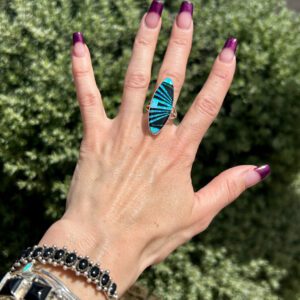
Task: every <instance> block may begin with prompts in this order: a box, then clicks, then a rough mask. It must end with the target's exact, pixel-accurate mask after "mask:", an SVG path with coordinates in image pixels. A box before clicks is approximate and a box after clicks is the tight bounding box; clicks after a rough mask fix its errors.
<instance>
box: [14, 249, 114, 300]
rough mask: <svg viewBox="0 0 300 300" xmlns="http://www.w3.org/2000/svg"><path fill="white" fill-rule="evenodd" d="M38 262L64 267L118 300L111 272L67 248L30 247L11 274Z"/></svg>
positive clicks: (15, 264)
mask: <svg viewBox="0 0 300 300" xmlns="http://www.w3.org/2000/svg"><path fill="white" fill-rule="evenodd" d="M36 262H40V263H42V264H50V265H52V266H62V267H63V269H64V270H67V269H70V270H72V271H74V272H75V274H76V275H77V276H83V277H85V278H86V279H87V282H89V283H93V284H95V285H96V289H97V290H98V291H102V292H104V294H105V295H106V296H107V297H108V298H109V299H112V298H114V299H118V293H117V285H116V283H115V282H113V280H112V278H111V277H110V275H109V271H108V270H103V269H101V268H100V266H99V264H97V263H96V264H94V263H93V262H92V261H90V260H89V257H88V256H85V257H83V256H80V255H77V253H76V251H75V250H74V251H68V250H67V248H66V247H63V248H58V247H56V246H55V245H54V246H47V245H43V246H39V245H35V246H34V247H28V248H27V249H25V250H24V251H23V252H22V254H21V257H20V258H19V259H18V260H17V261H16V262H15V263H14V264H13V266H12V268H11V272H14V271H15V270H17V269H18V268H19V267H20V266H22V265H26V266H25V268H26V267H27V268H30V265H31V264H35V263H36Z"/></svg>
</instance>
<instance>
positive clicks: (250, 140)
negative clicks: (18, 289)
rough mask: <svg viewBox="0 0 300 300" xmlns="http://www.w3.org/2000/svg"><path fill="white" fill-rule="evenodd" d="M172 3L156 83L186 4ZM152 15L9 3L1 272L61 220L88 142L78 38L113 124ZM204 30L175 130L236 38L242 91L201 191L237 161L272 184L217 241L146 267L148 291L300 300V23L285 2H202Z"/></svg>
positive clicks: (59, 2)
mask: <svg viewBox="0 0 300 300" xmlns="http://www.w3.org/2000/svg"><path fill="white" fill-rule="evenodd" d="M169 2H170V3H166V10H165V12H164V15H163V22H164V25H163V29H162V32H161V34H160V40H159V43H158V47H157V52H156V56H155V60H154V67H153V83H154V79H155V77H156V75H157V71H158V68H159V66H160V63H161V61H162V59H163V54H164V51H165V47H166V44H167V40H168V36H169V33H170V29H171V21H172V20H173V19H174V16H175V13H176V10H177V9H178V6H179V1H172V2H171V1H169ZM148 4H149V3H145V1H142V0H126V1H124V0H122V1H121V0H114V1H110V0H85V1H82V0H56V1H48V0H39V1H33V0H32V1H29V0H28V1H20V0H2V1H1V2H0V8H1V10H0V28H1V35H0V112H1V115H0V116H1V117H0V132H1V134H0V149H1V151H0V166H1V168H0V172H1V178H2V184H1V186H0V197H1V202H0V218H1V220H2V221H1V232H0V241H1V244H0V245H1V247H0V251H1V252H0V259H1V261H2V262H4V263H3V264H2V265H1V271H2V272H4V271H5V270H6V269H7V268H8V266H9V265H10V264H11V263H12V262H13V260H14V258H15V256H16V254H17V253H18V251H20V250H21V249H22V248H23V247H24V246H25V245H27V244H32V243H35V242H37V241H38V239H39V238H40V237H41V235H42V233H43V232H44V231H45V229H46V228H47V226H49V224H50V223H51V222H52V221H53V220H54V219H56V218H58V217H59V216H60V215H61V213H62V211H63V209H64V201H65V198H66V194H67V191H68V185H69V182H70V179H71V176H72V174H73V170H74V167H75V164H76V161H77V155H78V149H79V145H80V141H81V138H82V124H81V118H80V111H79V108H78V104H77V101H76V97H75V90H74V87H73V84H72V80H71V72H70V44H71V35H72V32H74V31H83V32H84V35H85V38H86V41H87V44H88V46H89V48H90V50H91V53H92V59H93V64H94V68H95V75H96V79H97V82H98V83H99V87H100V88H101V92H102V95H103V98H104V105H105V108H106V110H107V112H108V114H109V116H110V117H114V116H115V115H116V113H117V110H118V106H119V104H120V99H121V92H122V85H123V78H124V74H125V70H126V67H127V63H128V61H129V58H130V54H131V46H132V43H133V39H134V36H135V33H136V30H137V27H138V24H139V19H140V17H141V16H142V14H143V13H144V12H145V11H146V9H147V6H148ZM171 17H172V18H171ZM194 23H195V35H194V44H193V49H192V53H191V56H190V60H189V66H188V72H187V77H186V84H185V86H184V88H183V91H182V93H181V97H180V101H179V102H178V111H179V116H178V119H179V121H180V120H181V119H182V117H183V115H184V113H185V112H186V110H187V109H188V107H189V106H190V104H191V102H192V100H193V98H194V96H195V95H196V94H197V92H198V91H199V89H200V88H201V86H202V85H203V83H204V81H205V79H206V77H207V74H208V72H209V70H210V67H211V65H212V62H213V60H214V58H215V56H216V55H217V53H218V51H219V50H220V49H221V47H222V45H223V43H224V40H225V39H226V38H227V36H228V35H235V36H236V37H238V38H239V41H240V46H239V50H238V70H237V73H236V76H235V80H234V83H233V85H232V87H231V90H230V92H229V93H228V95H227V97H226V100H225V103H224V106H223V108H222V110H221V112H220V115H219V117H218V118H217V120H216V121H215V122H214V124H213V126H212V127H211V128H210V130H209V132H208V133H207V134H206V137H205V139H204V141H203V143H202V144H201V146H200V148H199V152H198V154H197V158H196V161H195V164H194V167H193V172H192V173H193V174H192V175H193V182H194V184H195V188H199V187H200V186H202V185H203V184H205V183H207V182H208V181H209V180H210V179H211V178H212V177H213V176H215V175H217V174H218V173H219V172H220V171H221V170H223V169H225V168H227V167H230V166H233V165H236V164H243V163H250V164H252V163H253V164H261V163H265V162H267V163H270V164H271V166H272V170H273V174H272V176H271V177H270V178H269V179H268V180H267V181H265V182H264V183H263V184H261V185H259V186H258V187H255V188H253V189H251V191H248V192H247V193H245V194H244V195H243V196H242V197H241V198H240V199H239V201H237V202H236V203H234V204H233V205H231V207H230V208H227V209H226V210H225V211H224V212H222V213H221V214H220V215H219V216H218V217H217V218H216V220H215V221H214V222H213V224H212V225H211V226H210V228H209V230H207V232H205V233H203V234H201V235H199V236H198V237H195V238H194V239H193V240H192V241H191V242H190V243H188V244H187V245H185V246H183V247H181V248H180V249H179V250H178V251H176V252H175V253H174V254H173V255H171V256H170V257H169V258H168V259H166V261H165V262H164V263H162V264H160V265H157V266H155V267H151V268H150V269H149V270H147V272H145V273H144V275H143V276H142V278H141V282H142V283H144V284H146V285H147V286H148V287H149V291H150V292H152V291H153V292H154V293H156V294H157V295H158V296H159V298H160V299H172V300H173V299H236V300H238V299H251V300H252V299H288V300H293V299H299V298H300V287H299V284H298V283H299V280H300V267H299V263H298V261H297V258H298V257H299V255H300V238H299V232H300V204H299V194H297V189H296V188H295V187H294V186H293V185H292V184H291V183H292V182H294V180H295V178H296V175H297V172H298V171H299V165H300V152H299V147H300V139H299V136H300V124H299V114H300V107H299V105H297V104H298V103H297V102H298V101H299V98H300V88H299V86H300V71H299V70H300V68H299V66H300V56H299V53H300V32H299V31H300V19H299V16H298V15H296V14H294V13H292V12H290V11H288V10H287V9H286V8H285V3H284V1H283V0H280V1H278V0H269V1H260V0H249V1H240V0H209V1H208V0H207V1H204V0H202V1H197V3H195V14H194ZM153 83H152V85H151V87H152V89H153ZM152 89H149V96H150V93H151V90H152ZM298 190H299V188H298ZM298 192H299V191H298Z"/></svg>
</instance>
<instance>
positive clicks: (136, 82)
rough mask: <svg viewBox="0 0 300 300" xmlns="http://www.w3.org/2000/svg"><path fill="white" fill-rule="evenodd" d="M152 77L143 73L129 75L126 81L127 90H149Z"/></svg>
mask: <svg viewBox="0 0 300 300" xmlns="http://www.w3.org/2000/svg"><path fill="white" fill-rule="evenodd" d="M149 82H150V75H148V74H145V73H142V72H133V73H129V74H128V75H127V77H126V80H125V88H134V89H147V88H148V85H149Z"/></svg>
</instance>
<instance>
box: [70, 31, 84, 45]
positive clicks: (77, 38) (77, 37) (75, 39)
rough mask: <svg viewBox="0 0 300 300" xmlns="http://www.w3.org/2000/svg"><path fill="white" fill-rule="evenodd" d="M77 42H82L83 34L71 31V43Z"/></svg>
mask: <svg viewBox="0 0 300 300" xmlns="http://www.w3.org/2000/svg"><path fill="white" fill-rule="evenodd" d="M78 42H79V43H83V44H84V38H83V34H82V33H81V32H74V33H73V45H75V44H76V43H78Z"/></svg>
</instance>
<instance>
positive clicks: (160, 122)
mask: <svg viewBox="0 0 300 300" xmlns="http://www.w3.org/2000/svg"><path fill="white" fill-rule="evenodd" d="M173 101H174V84H173V81H172V79H171V78H166V79H164V81H163V82H162V83H161V84H160V85H159V87H158V88H157V90H156V91H155V93H154V95H153V97H152V99H151V101H150V103H149V104H148V105H147V106H146V110H147V111H148V126H149V130H150V133H151V134H153V135H157V134H158V133H159V132H160V131H161V129H162V127H163V126H164V125H165V124H166V122H167V121H168V119H175V118H176V117H177V111H176V107H175V106H173Z"/></svg>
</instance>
